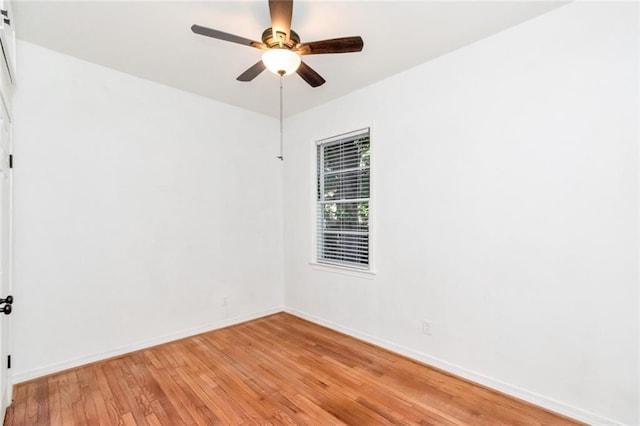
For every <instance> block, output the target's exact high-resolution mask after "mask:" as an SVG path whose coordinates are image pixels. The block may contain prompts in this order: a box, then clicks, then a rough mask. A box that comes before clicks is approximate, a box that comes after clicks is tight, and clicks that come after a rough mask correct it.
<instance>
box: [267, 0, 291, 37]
mask: <svg viewBox="0 0 640 426" xmlns="http://www.w3.org/2000/svg"><path fill="white" fill-rule="evenodd" d="M269 13H270V14H271V28H272V29H273V38H274V39H276V40H278V36H277V34H276V33H277V32H281V33H284V34H286V36H285V38H286V40H288V39H289V33H290V32H291V16H292V15H293V0H269Z"/></svg>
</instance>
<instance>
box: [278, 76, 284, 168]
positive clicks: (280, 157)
mask: <svg viewBox="0 0 640 426" xmlns="http://www.w3.org/2000/svg"><path fill="white" fill-rule="evenodd" d="M283 77H284V76H283V75H282V74H280V155H278V157H277V158H279V159H280V161H284V157H283V156H282V79H283Z"/></svg>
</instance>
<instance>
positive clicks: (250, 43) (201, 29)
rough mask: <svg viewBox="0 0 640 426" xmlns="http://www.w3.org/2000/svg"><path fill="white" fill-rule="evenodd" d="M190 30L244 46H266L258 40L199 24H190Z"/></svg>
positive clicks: (264, 47) (258, 47)
mask: <svg viewBox="0 0 640 426" xmlns="http://www.w3.org/2000/svg"><path fill="white" fill-rule="evenodd" d="M191 31H193V32H194V33H196V34H200V35H203V36H207V37H211V38H217V39H218V40H224V41H230V42H232V43H238V44H243V45H245V46H250V47H255V48H256V49H266V48H267V46H266V45H265V44H263V43H261V42H259V41H253V40H249V39H248V38H244V37H240V36H237V35H234V34H229V33H225V32H222V31H218V30H214V29H213V28H207V27H202V26H200V25H192V26H191Z"/></svg>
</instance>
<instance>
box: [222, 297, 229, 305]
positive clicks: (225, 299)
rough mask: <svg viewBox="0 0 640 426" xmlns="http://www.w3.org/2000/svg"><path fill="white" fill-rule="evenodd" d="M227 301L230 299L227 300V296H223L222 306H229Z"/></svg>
mask: <svg viewBox="0 0 640 426" xmlns="http://www.w3.org/2000/svg"><path fill="white" fill-rule="evenodd" d="M227 302H228V301H227V296H224V297H223V298H222V306H228V303H227Z"/></svg>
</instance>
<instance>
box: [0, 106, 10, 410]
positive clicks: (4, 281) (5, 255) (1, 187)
mask: <svg viewBox="0 0 640 426" xmlns="http://www.w3.org/2000/svg"><path fill="white" fill-rule="evenodd" d="M0 110H1V112H0V302H2V303H0V408H1V411H0V413H1V414H2V416H3V417H2V418H4V413H5V410H6V409H7V407H8V406H9V404H10V403H11V391H12V386H11V381H10V376H9V371H8V367H9V366H8V354H9V342H10V340H9V318H10V316H9V315H7V313H9V312H7V311H9V310H10V309H11V308H12V306H11V303H12V302H7V298H8V297H9V295H10V294H11V263H12V262H11V247H12V241H11V240H12V238H11V198H12V194H11V189H12V186H11V166H10V154H11V123H10V120H9V116H8V114H7V111H6V109H5V108H4V102H0Z"/></svg>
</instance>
